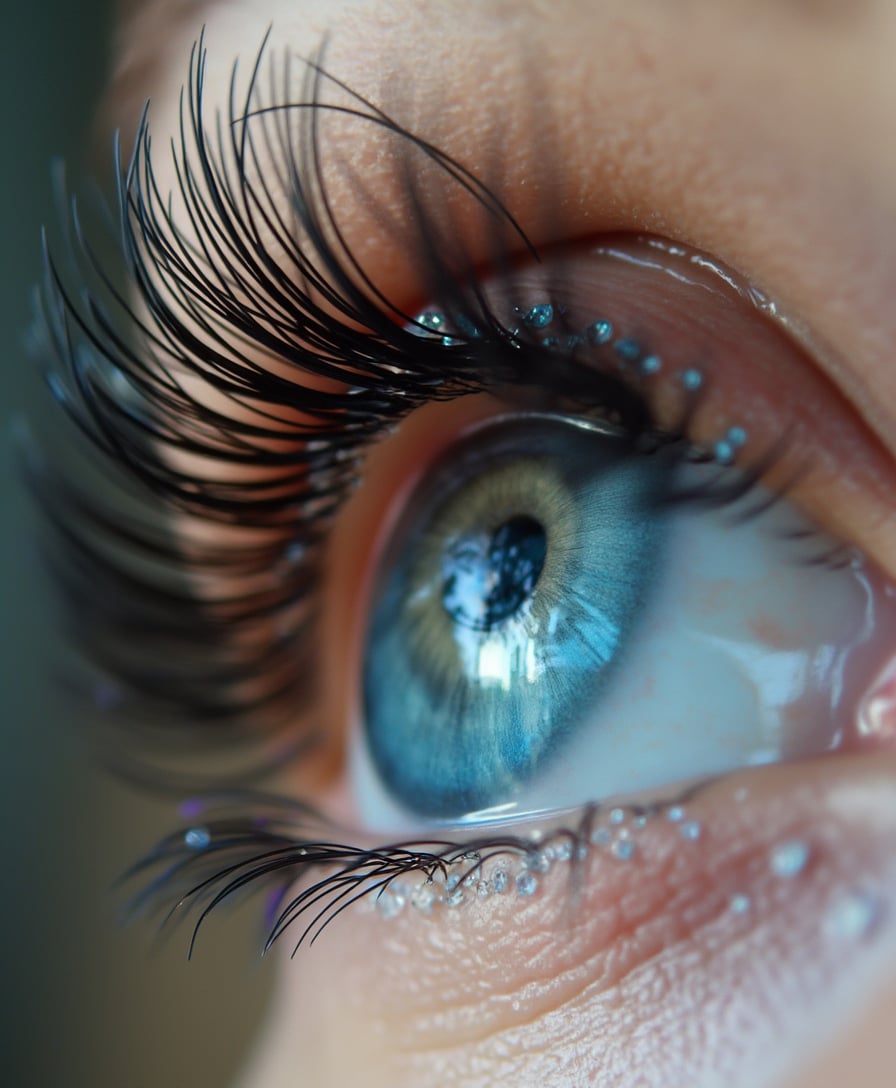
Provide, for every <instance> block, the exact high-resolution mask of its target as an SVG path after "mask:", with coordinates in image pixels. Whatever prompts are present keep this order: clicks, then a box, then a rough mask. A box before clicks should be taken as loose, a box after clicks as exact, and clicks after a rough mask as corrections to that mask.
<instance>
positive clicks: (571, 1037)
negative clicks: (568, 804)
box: [287, 755, 896, 1088]
mask: <svg viewBox="0 0 896 1088" xmlns="http://www.w3.org/2000/svg"><path fill="white" fill-rule="evenodd" d="M893 769H894V768H893V757H892V755H891V756H888V757H886V758H884V759H882V760H875V759H874V758H870V757H857V758H846V759H842V760H836V761H821V762H814V763H809V764H802V765H798V766H792V767H777V768H768V769H762V770H759V771H753V772H749V773H747V774H744V775H738V776H732V777H731V778H729V779H727V780H725V781H723V782H719V783H717V784H715V785H713V786H710V787H709V788H708V789H706V790H705V791H703V792H702V793H701V794H699V795H698V796H696V797H694V798H692V799H691V800H689V801H688V802H687V803H686V816H685V818H683V819H671V818H670V815H671V814H670V813H668V812H661V813H660V814H659V815H658V816H657V818H656V819H655V820H651V821H650V822H648V823H647V824H646V825H645V826H644V827H643V828H639V829H633V830H632V832H631V833H632V836H633V838H634V840H635V841H636V843H637V847H636V851H635V852H634V854H632V855H631V856H630V857H626V858H625V859H622V858H620V856H617V855H614V854H613V853H612V851H611V850H610V849H609V848H607V847H606V846H592V847H590V849H589V852H588V854H587V856H586V857H585V858H584V859H583V860H582V861H581V862H580V863H579V864H578V865H574V864H573V863H571V862H569V861H562V862H556V863H555V864H554V865H553V868H552V869H551V870H550V871H549V872H548V873H546V874H545V873H542V872H539V875H538V878H537V880H538V886H537V888H536V890H535V891H534V893H532V894H526V895H519V894H517V893H515V892H514V891H513V890H512V889H511V890H509V891H507V892H504V893H502V894H493V895H491V896H490V897H488V898H487V899H485V900H483V899H482V898H481V897H480V896H479V895H478V894H476V889H475V888H469V889H467V888H462V890H463V891H464V892H465V898H464V899H463V901H461V902H458V904H457V905H455V906H449V905H446V904H441V905H439V906H437V907H436V908H435V910H434V911H433V912H432V913H431V914H425V913H422V912H420V911H418V910H417V909H416V908H415V907H414V906H412V905H411V904H410V903H408V904H406V905H405V907H404V909H403V911H402V913H401V915H400V917H392V916H391V914H392V912H391V911H381V910H380V909H379V908H378V907H376V906H375V905H373V904H368V905H367V906H359V907H358V908H356V910H355V912H353V913H352V915H351V918H350V919H342V920H340V921H338V922H337V923H336V925H337V926H338V927H339V928H338V932H336V931H334V932H333V933H332V934H331V933H327V934H325V935H324V936H323V937H322V938H321V944H322V947H323V948H324V951H322V952H321V954H320V955H315V953H314V951H312V952H311V953H310V954H309V956H308V958H307V959H303V960H302V964H301V969H295V970H293V971H291V972H290V975H289V982H288V985H289V986H291V987H295V989H296V991H297V993H298V994H299V995H302V994H303V993H304V995H305V997H304V999H302V1008H303V1009H304V1010H305V1013H306V1014H307V1018H308V1025H306V1030H310V1031H314V1030H315V1029H314V1026H313V1025H314V1021H315V1017H316V1007H315V1003H314V1002H315V999H314V998H313V996H312V995H314V994H315V993H319V992H320V991H321V989H322V988H323V989H326V988H327V987H325V986H323V981H324V979H323V977H321V978H318V972H323V973H324V975H325V976H326V981H327V983H328V985H329V986H330V987H332V985H333V983H334V981H335V980H337V979H340V980H345V981H347V980H348V979H351V984H350V985H348V987H347V988H346V989H345V990H342V989H340V992H341V993H343V998H342V1000H343V1001H344V1005H343V1010H342V1011H343V1015H344V1016H345V1017H347V1018H348V1020H349V1021H350V1022H351V1021H352V1020H353V1019H354V1018H355V1016H358V1017H363V1024H364V1025H365V1026H364V1027H362V1029H361V1032H360V1035H359V1039H358V1052H357V1055H356V1058H357V1060H358V1061H359V1063H360V1065H359V1068H360V1067H361V1065H363V1064H364V1062H369V1061H371V1060H374V1059H373V1053H375V1047H376V1041H375V1040H376V1038H377V1034H378V1032H385V1033H386V1037H393V1038H396V1037H397V1038H399V1039H400V1045H399V1046H398V1048H397V1049H396V1050H390V1052H389V1053H388V1054H385V1055H377V1057H376V1061H377V1069H378V1070H379V1071H380V1072H381V1073H382V1075H383V1079H384V1083H385V1082H387V1081H388V1079H389V1077H390V1075H391V1076H393V1077H399V1080H400V1076H399V1074H402V1075H404V1076H408V1071H409V1069H413V1070H414V1075H413V1076H411V1082H413V1083H415V1084H419V1085H421V1086H428V1085H436V1084H442V1083H444V1081H443V1080H440V1079H439V1077H440V1076H441V1075H442V1074H444V1069H442V1068H441V1067H440V1063H441V1062H442V1061H444V1062H446V1063H447V1065H448V1067H450V1068H451V1069H452V1071H453V1073H454V1075H455V1077H459V1078H460V1079H461V1080H462V1082H463V1083H468V1082H469V1083H480V1082H481V1083H498V1082H505V1081H504V1080H502V1077H506V1075H507V1074H508V1072H509V1067H508V1066H507V1064H506V1063H507V1062H508V1061H510V1062H511V1065H512V1059H511V1056H512V1055H514V1054H516V1056H517V1057H518V1058H520V1059H523V1058H524V1059H525V1062H526V1072H527V1075H528V1076H529V1077H530V1078H536V1079H538V1082H539V1083H544V1084H545V1085H546V1086H548V1088H555V1086H556V1088H561V1086H565V1085H566V1084H568V1083H570V1081H569V1072H568V1070H564V1069H563V1068H562V1067H561V1066H558V1065H557V1064H556V1063H554V1062H553V1061H552V1057H551V1055H552V1054H553V1053H555V1052H556V1051H557V1048H558V1047H560V1046H562V1044H563V1043H565V1042H570V1043H572V1044H573V1045H574V1050H575V1053H576V1061H577V1074H576V1075H577V1076H578V1077H580V1078H582V1079H583V1080H587V1082H588V1083H591V1080H592V1079H593V1080H594V1081H595V1082H596V1083H601V1084H604V1083H606V1084H613V1085H617V1084H618V1085H629V1084H630V1083H632V1081H631V1073H632V1062H633V1061H635V1063H636V1067H637V1069H638V1070H640V1072H641V1075H642V1076H643V1078H644V1079H643V1083H644V1084H646V1085H651V1086H654V1085H656V1086H659V1085H665V1084H666V1083H667V1081H666V1080H664V1079H663V1077H664V1076H665V1075H666V1072H667V1071H668V1064H667V1063H668V1061H669V1055H670V1053H672V1052H674V1054H675V1056H676V1069H677V1070H679V1071H681V1072H682V1075H683V1076H684V1078H685V1079H684V1080H683V1081H682V1083H687V1084H688V1085H689V1086H690V1088H703V1086H704V1085H706V1086H708V1085H710V1084H713V1085H715V1084H717V1083H718V1079H717V1078H718V1077H719V1076H720V1068H721V1069H724V1071H725V1073H724V1077H725V1079H724V1083H726V1084H737V1085H747V1084H748V1085H750V1088H757V1085H759V1084H763V1085H764V1084H766V1083H771V1079H772V1073H776V1072H781V1071H784V1070H786V1068H787V1066H788V1064H789V1063H790V1062H792V1061H794V1060H796V1059H798V1058H799V1056H800V1053H801V1048H802V1045H803V1042H804V1040H805V1038H806V1036H807V1034H808V1033H809V1032H817V1031H818V1030H819V1029H820V1025H831V1026H833V1025H836V1024H838V1023H839V1022H840V1020H841V1018H842V1016H843V1015H844V1010H845V1009H847V1008H848V1007H849V1003H850V1001H851V1000H852V997H853V995H854V993H855V992H857V991H856V986H857V985H866V986H867V985H870V984H871V983H873V981H874V980H875V979H876V978H878V977H881V978H882V977H884V972H885V971H886V969H887V968H888V966H889V964H890V963H891V962H892V959H893V957H894V955H896V931H894V918H896V867H894V858H893V853H892V843H893V841H894V836H896V793H894V790H893V786H892V771H893ZM676 815H677V814H676ZM691 825H694V826H696V827H697V834H695V835H691V834H690V833H688V834H687V835H685V834H683V833H682V832H683V830H684V829H686V828H689V827H690V826H691ZM549 831H550V828H549V826H548V825H546V826H545V828H544V832H545V835H546V836H548V835H549ZM502 864H505V863H503V862H502ZM509 867H510V866H509V865H508V868H509ZM421 879H422V878H421ZM287 943H288V941H287ZM383 943H385V944H386V945H387V947H388V949H389V954H388V955H386V956H377V957H373V958H371V957H370V955H369V949H370V947H372V946H374V945H376V946H377V947H380V946H382V945H383ZM300 955H303V956H304V953H300ZM409 964H414V965H419V966H418V967H417V968H416V969H415V970H414V972H413V979H414V981H413V984H409V973H408V965H409ZM295 966H296V967H297V968H298V965H295ZM374 992H375V993H376V994H377V1000H376V1002H375V1004H374V1005H373V1006H371V1004H370V1000H369V995H370V994H371V993H374ZM670 1033H672V1035H674V1038H675V1042H674V1043H673V1041H672V1036H671V1035H670ZM365 1048H373V1053H372V1052H371V1049H366V1050H365ZM670 1048H672V1049H671V1050H670ZM760 1057H761V1060H762V1061H763V1062H767V1063H768V1068H767V1069H762V1070H760V1069H759V1068H758V1067H757V1061H759V1059H760ZM344 1060H345V1061H346V1062H347V1063H348V1064H349V1065H351V1061H352V1059H351V1057H347V1058H346V1059H344ZM719 1063H721V1066H720V1065H719ZM763 1073H765V1074H768V1076H767V1078H765V1077H763V1076H762V1074H763ZM343 1074H344V1075H345V1076H347V1075H348V1074H347V1070H346V1069H344V1068H343ZM465 1075H466V1076H468V1077H469V1081H467V1080H464V1076H465ZM489 1077H491V1079H489ZM477 1078H479V1079H477ZM589 1078H591V1079H589ZM638 1083H642V1081H639V1082H638Z"/></svg>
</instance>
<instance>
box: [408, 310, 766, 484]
mask: <svg viewBox="0 0 896 1088" xmlns="http://www.w3.org/2000/svg"><path fill="white" fill-rule="evenodd" d="M564 312H565V311H564V310H563V308H562V307H559V308H558V307H555V306H554V305H553V304H551V303H550V302H539V303H536V304H535V305H533V306H529V307H526V308H523V307H519V306H516V307H514V314H515V315H516V317H517V319H518V320H519V322H520V326H521V327H520V328H517V329H512V330H510V334H511V336H512V337H513V338H515V339H520V338H521V337H523V335H524V334H523V330H525V336H527V337H530V338H531V337H533V336H537V337H539V338H540V339H538V342H539V343H540V344H541V346H542V347H544V348H548V349H550V350H561V349H564V348H565V349H567V350H570V349H574V348H578V347H580V346H582V345H584V346H586V347H593V348H609V349H610V351H611V352H612V357H613V358H614V359H615V361H616V364H617V366H618V367H619V368H620V369H621V370H624V371H630V372H631V373H633V374H634V375H636V376H638V377H640V378H642V379H645V380H647V379H651V378H654V377H656V376H657V375H659V374H661V373H665V372H666V371H667V370H668V368H667V366H666V364H665V362H664V360H663V358H662V357H661V356H660V355H657V354H655V353H654V352H650V351H648V350H647V349H646V348H645V347H644V345H643V344H642V343H641V341H640V340H638V339H637V338H636V337H633V336H627V335H625V334H623V333H620V332H619V331H618V330H617V329H616V327H615V326H614V325H613V322H612V321H609V320H608V319H607V318H602V317H599V318H597V319H596V320H595V321H592V322H591V323H590V324H589V325H587V326H586V327H585V328H584V329H582V330H581V333H573V334H572V335H570V334H569V333H564V335H562V336H557V335H555V334H554V333H553V332H552V331H551V325H552V324H554V323H555V319H556V318H557V317H558V315H560V314H563V313H564ZM454 325H455V326H456V329H455V328H452V327H451V323H449V321H448V319H447V317H446V316H445V314H443V313H440V312H439V311H437V310H423V311H422V312H421V313H419V314H417V316H416V317H415V318H414V320H413V322H412V323H411V324H409V325H408V326H407V329H408V331H409V332H413V333H414V334H415V335H418V336H435V337H437V338H441V340H442V343H443V344H444V345H445V346H446V347H451V346H453V345H455V344H458V343H460V342H461V341H460V340H459V339H458V336H459V335H460V336H464V337H466V338H467V339H476V338H477V337H478V336H479V335H480V333H479V331H478V330H477V329H476V327H475V326H474V325H473V323H472V322H471V321H469V320H467V319H463V318H461V319H457V320H456V321H455V322H454ZM672 374H673V378H674V379H675V380H676V381H677V383H678V385H679V387H680V388H681V390H682V391H683V393H684V394H685V395H690V394H695V393H698V392H699V391H700V390H701V389H702V388H703V387H704V385H705V384H706V379H705V376H704V374H703V371H702V370H700V369H699V368H697V367H694V366H689V367H686V368H684V369H683V370H678V371H675V370H673V372H672ZM747 438H748V435H747V432H746V430H745V429H744V428H743V427H739V426H734V427H730V428H729V429H728V431H727V432H726V433H725V434H724V435H722V437H721V438H718V439H717V440H716V441H714V442H711V443H710V444H709V446H708V447H707V449H706V450H705V451H704V450H702V449H701V451H700V452H701V455H703V454H704V453H705V455H706V456H707V457H708V458H710V459H711V460H713V461H715V462H716V463H717V464H719V465H722V466H723V467H727V466H729V465H733V464H734V463H735V462H736V461H737V458H738V455H739V453H740V451H741V449H742V448H743V447H744V446H745V445H746V442H747Z"/></svg>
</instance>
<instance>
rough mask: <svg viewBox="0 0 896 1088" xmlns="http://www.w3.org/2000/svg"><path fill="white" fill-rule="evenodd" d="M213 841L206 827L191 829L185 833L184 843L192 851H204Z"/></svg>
mask: <svg viewBox="0 0 896 1088" xmlns="http://www.w3.org/2000/svg"><path fill="white" fill-rule="evenodd" d="M211 841H212V837H211V835H210V834H209V833H208V831H207V830H206V829H205V828H204V827H191V828H190V830H189V831H187V832H185V833H184V842H185V843H186V845H187V846H189V848H190V849H191V850H204V849H205V848H206V847H207V846H208V844H209V843H210V842H211Z"/></svg>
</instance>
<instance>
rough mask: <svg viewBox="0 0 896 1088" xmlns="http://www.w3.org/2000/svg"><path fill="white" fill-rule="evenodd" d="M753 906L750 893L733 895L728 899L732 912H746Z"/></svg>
mask: <svg viewBox="0 0 896 1088" xmlns="http://www.w3.org/2000/svg"><path fill="white" fill-rule="evenodd" d="M751 906H752V903H751V901H750V897H749V896H748V895H740V894H738V895H732V896H731V899H730V900H729V901H728V909H729V910H730V911H731V913H732V914H746V913H747V911H748V910H749V909H750V907H751Z"/></svg>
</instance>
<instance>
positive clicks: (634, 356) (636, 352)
mask: <svg viewBox="0 0 896 1088" xmlns="http://www.w3.org/2000/svg"><path fill="white" fill-rule="evenodd" d="M613 350H614V351H615V352H616V354H617V355H618V356H619V358H620V359H621V360H622V361H623V362H624V363H636V362H637V361H638V360H639V359H640V358H641V345H640V344H639V343H638V341H637V340H632V339H631V338H630V337H627V336H626V337H623V338H622V339H621V340H617V341H616V343H615V344H614V345H613Z"/></svg>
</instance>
